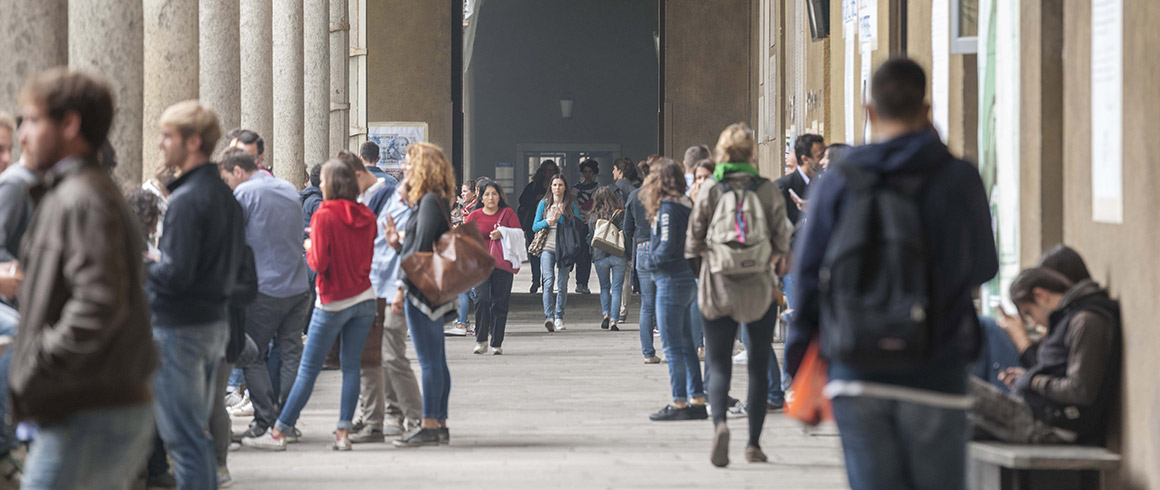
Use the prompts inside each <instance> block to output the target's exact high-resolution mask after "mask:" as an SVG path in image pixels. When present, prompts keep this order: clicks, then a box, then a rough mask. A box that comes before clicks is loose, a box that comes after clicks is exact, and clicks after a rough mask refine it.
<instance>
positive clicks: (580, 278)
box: [576, 247, 592, 289]
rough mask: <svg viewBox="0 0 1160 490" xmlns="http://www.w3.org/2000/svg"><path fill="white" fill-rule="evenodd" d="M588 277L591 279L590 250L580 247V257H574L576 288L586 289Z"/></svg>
mask: <svg viewBox="0 0 1160 490" xmlns="http://www.w3.org/2000/svg"><path fill="white" fill-rule="evenodd" d="M590 277H592V249H591V248H588V247H580V256H578V257H576V288H577V289H579V288H584V289H588V279H589V278H590Z"/></svg>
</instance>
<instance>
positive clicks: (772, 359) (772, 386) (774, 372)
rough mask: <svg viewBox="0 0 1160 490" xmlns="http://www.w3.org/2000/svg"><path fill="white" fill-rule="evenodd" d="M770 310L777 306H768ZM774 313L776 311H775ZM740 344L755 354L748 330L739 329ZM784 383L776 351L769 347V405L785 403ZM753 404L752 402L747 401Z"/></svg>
mask: <svg viewBox="0 0 1160 490" xmlns="http://www.w3.org/2000/svg"><path fill="white" fill-rule="evenodd" d="M769 308H770V309H774V310H775V309H776V308H777V305H769ZM775 311H776V310H775ZM741 343H743V344H745V349H746V350H747V351H748V352H751V353H752V352H756V351H754V350H753V349H752V348H751V346H750V345H749V329H748V328H742V329H741ZM784 381H785V379H784V378H782V375H781V366H779V365H778V364H777V351H775V350H774V349H773V347H772V346H771V347H770V349H769V400H768V401H769V403H772V404H774V405H780V404H783V403H785V390H784V389H783V386H784V385H783V384H782V383H783V382H784ZM749 403H753V400H749Z"/></svg>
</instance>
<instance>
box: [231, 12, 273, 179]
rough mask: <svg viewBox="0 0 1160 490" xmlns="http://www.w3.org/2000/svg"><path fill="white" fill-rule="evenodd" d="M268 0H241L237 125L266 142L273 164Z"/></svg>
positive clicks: (271, 65) (267, 151)
mask: <svg viewBox="0 0 1160 490" xmlns="http://www.w3.org/2000/svg"><path fill="white" fill-rule="evenodd" d="M270 1H271V0H241V12H239V14H238V18H239V20H240V28H239V29H240V44H241V84H242V87H241V97H242V103H241V108H242V114H241V117H242V119H241V121H242V122H241V126H242V127H243V128H246V129H251V130H254V131H257V132H258V135H259V136H261V137H262V139H263V140H265V142H266V148H265V150H266V165H272V164H273V162H274V161H273V154H272V151H271V150H272V149H273V148H276V147H277V146H276V145H275V144H274V143H275V141H274V102H273V101H274V86H273V80H274V74H273V73H274V71H273V67H274V64H273V57H272V55H271V48H272V47H273V41H272V37H271V32H270V26H271V22H272V21H271V15H272V10H271V3H270Z"/></svg>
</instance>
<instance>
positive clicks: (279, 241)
mask: <svg viewBox="0 0 1160 490" xmlns="http://www.w3.org/2000/svg"><path fill="white" fill-rule="evenodd" d="M925 86H926V80H925V75H924V74H923V72H922V70H921V68H919V67H918V65H916V64H915V63H913V62H911V61H909V60H906V59H892V60H890V61H888V62H886V63H885V64H883V65H882V66H881V67H880V68H879V69H878V70H877V71H876V73H875V74H874V80H873V84H872V87H873V89H872V94H871V95H872V102H871V104H870V105H869V107H868V111H869V116H870V118H871V120H872V121H873V127H874V129H875V131H876V132H877V134H878V140H879V141H880V143H875V144H868V145H864V146H860V147H857V148H851V147H848V146H846V145H842V144H832V145H829V146H827V145H826V144H825V142H824V140H823V138H822V137H821V136H819V135H814V134H806V135H801V136H798V137H797V139H796V140H795V141H794V146H793V149H792V151H788V152H787V158H786V168H785V169H784V170H785V175H783V176H780V178H777V179H776V180H770V179H769V178H767V177H765V176H762V175H761V172H759V170H758V168H757V166H756V165H755V164H754V161H755V156H756V151H757V145H756V142H755V141H754V137H753V132H752V131H751V130H750V129H749V128H748V127H747V126H746V125H745V124H742V123H738V124H734V125H731V126H729V127H727V128H725V130H724V131H723V132H722V133H721V134H720V137H719V139H718V140H717V142H716V145H715V147H714V148H713V149H712V150H710V148H709V147H708V146H706V145H695V146H692V147H690V148H689V149H688V150H687V151H686V152H685V154H684V158H683V161H682V162H681V163H678V162H676V161H674V160H673V159H670V158H667V157H664V156H661V155H653V156H650V157H649V158H648V159H646V160H643V161H640V162H634V161H633V160H631V159H629V158H624V157H622V158H618V159H616V161H615V162H614V163H613V165H612V169H611V175H612V181H611V184H610V185H607V186H602V185H600V184H598V183H597V176H598V175H599V174H600V171H601V169H600V165H599V163H598V162H597V161H595V160H585V161H583V162H580V164H579V174H580V176H581V178H580V180H579V182H570V181H569V179H568V178H567V177H565V175H564V173H563V172H562V171H561V170H562V169H561V168H560V166H559V165H557V164H556V162H554V161H545V162H543V163H542V164H541V165H540V166H539V167H538V168H537V169H536V170H535V173H534V175H533V177H532V178H531V179H530V180H531V181H530V182H529V183H528V184H527V186H526V187H524V188H523V189H522V192H520V194H519V198H518V200H517V201H516V202H515V203H513V204H515V205H516V206H517V208H513V207H512V205H511V204H509V202H510V201H509V199H508V196H507V191H506V190H505V189H504V187H503V185H501V184H499V183H497V182H496V181H494V180H493V179H491V178H488V177H478V178H476V179H471V180H468V179H465V180H463V181H462V182H457V179H456V175H455V171H454V170H453V168H452V166H451V164H450V163H449V162H448V160H447V158H446V156H445V155H444V153H443V151H442V150H441V149H440V148H439V147H438V146H436V145H433V144H430V143H422V142H419V143H413V144H411V145H410V146H408V147H407V149H406V159H405V161H404V163H403V165H402V167H401V168H398V169H391V171H390V172H388V171H384V170H383V169H381V168H379V166H378V161H379V153H380V152H379V148H378V147H377V145H375V143H373V142H367V143H364V144H363V145H362V147H361V148H360V152H359V154H358V155H356V154H354V153H352V152H349V151H341V152H339V153H338V154H336V155H335V156H334V157H333V158H331V159H329V160H327V161H325V162H320V163H317V164H315V165H311V166H310V167H309V169H308V171H307V173H306V174H305V175H303V176H302V177H303V180H304V182H302V183H301V185H302V187H303V189H302V190H298V185H296V184H298V183H291V182H287V181H285V180H282V179H279V178H276V177H274V176H273V174H272V172H271V169H270V168H269V167H268V166H267V165H266V160H265V152H266V151H267V148H266V147H265V144H264V141H263V139H262V138H261V136H260V135H259V134H257V133H256V132H254V131H251V130H247V129H240V128H239V129H235V130H233V131H230V132H228V133H226V134H225V135H224V141H222V143H223V144H222V145H219V140H222V139H223V135H222V128H221V127H220V124H219V122H218V119H217V117H216V115H215V114H214V112H213V111H212V109H211V108H209V107H206V106H205V105H203V104H201V103H200V102H198V101H185V102H181V103H178V104H175V105H173V106H171V107H169V108H168V109H167V110H166V111H165V112H164V113H163V114H162V115H161V118H160V120H159V121H157V138H158V142H159V143H158V144H159V147H160V149H161V155H162V162H161V165H160V167H159V169H158V171H157V173H156V175H155V176H154V177H152V178H149V179H147V180H146V181H145V182H144V184H143V185H142V186H141V187H140V188H134V189H130V190H129V191H128V192H126V193H124V194H123V193H122V190H121V189H119V188H118V187H117V185H116V184H115V183H114V181H113V179H112V178H111V176H110V170H111V168H112V167H113V166H115V165H116V156H115V153H114V152H113V151H112V148H111V147H110V146H109V144H108V142H107V135H108V132H109V128H110V126H111V124H112V118H113V114H114V112H115V106H114V101H113V97H112V95H111V92H110V90H109V87H108V85H107V83H106V82H104V81H103V80H102V79H100V78H99V77H97V76H94V75H90V74H86V73H83V72H76V71H69V70H65V69H56V70H51V71H48V72H44V73H41V74H38V75H36V76H34V77H33V78H32V79H30V80H29V82H28V84H27V85H26V87H25V89H24V91H23V92H22V95H21V99H20V104H21V105H20V108H19V113H20V118H19V123H18V122H17V121H15V120H13V119H12V118H9V117H6V116H2V115H0V169H6V170H4V171H3V173H0V297H2V298H3V302H2V303H0V338H9V339H13V340H12V341H11V345H10V347H8V348H7V349H6V352H5V353H4V355H3V356H2V357H0V370H3V373H0V374H2V375H0V379H2V380H3V382H2V383H0V390H4V391H5V392H6V394H5V395H4V396H2V397H0V400H2V402H0V409H2V410H3V411H4V412H5V413H6V414H7V416H8V420H11V421H13V422H18V424H14V423H5V424H3V425H4V427H3V430H0V452H2V453H3V457H2V458H0V470H3V471H0V473H5V474H6V475H7V477H6V478H7V479H8V480H9V481H12V480H13V479H20V480H21V483H22V484H23V488H45V489H47V488H123V487H124V486H125V485H126V483H127V482H128V481H129V480H131V479H133V478H135V477H137V475H138V474H142V477H144V478H146V479H147V481H148V482H149V484H150V485H152V486H177V487H180V488H190V489H203V488H217V487H219V486H221V487H226V486H229V485H231V484H232V483H233V480H232V477H231V476H230V473H229V470H228V466H227V459H228V454H229V451H230V450H231V449H236V448H238V447H246V448H253V449H258V450H270V451H282V450H285V449H286V447H287V445H288V444H293V443H295V442H298V441H299V440H300V438H301V437H302V432H301V431H300V430H299V429H297V428H296V425H297V422H298V419H299V417H300V415H301V413H302V410H303V408H304V407H305V405H306V403H307V401H308V400H309V398H310V397H311V395H312V393H313V391H314V384H315V382H316V381H317V379H318V377H319V373H320V371H322V370H323V369H326V368H327V367H328V366H329V367H333V368H337V369H339V370H340V371H341V379H342V385H341V391H340V408H339V413H338V417H337V423H336V427H335V430H334V439H333V443H332V448H333V449H334V450H337V451H349V450H351V449H352V445H353V444H357V443H375V442H385V441H387V440H390V441H391V442H392V444H393V445H395V446H397V447H404V448H405V447H419V446H438V445H446V444H449V443H450V431H449V429H448V424H447V421H448V419H449V413H448V404H449V399H450V396H451V387H452V383H451V374H450V371H449V369H448V361H447V352H446V349H447V345H446V343H445V337H446V336H457V335H468V334H474V337H475V346H474V349H473V352H474V353H475V354H481V355H482V354H491V355H502V354H503V353H504V350H503V349H504V346H503V343H504V337H505V332H506V329H507V321H508V314H509V311H510V308H511V298H512V287H513V282H514V278H515V275H516V274H517V273H518V272H519V270H520V269H521V268H522V264H524V263H528V264H529V267H530V269H531V271H530V272H531V275H532V277H533V282H532V286H531V289H530V291H529V292H530V293H532V294H536V293H541V294H542V304H543V312H544V324H543V326H544V329H545V330H546V331H547V332H548V333H549V334H555V333H557V332H562V331H566V330H567V329H568V325H567V324H566V323H565V314H566V307H567V303H568V290H569V279H570V276H571V274H572V273H573V272H575V276H576V290H577V292H578V293H581V294H585V293H588V292H589V290H588V283H589V278H590V274H591V271H592V270H593V269H595V271H596V276H597V282H598V284H599V289H600V291H599V298H600V316H599V317H595V316H594V317H593V318H588V319H575V318H573V317H569V318H570V319H569V322H573V323H572V326H573V327H575V326H577V325H589V324H590V325H597V324H598V325H599V326H600V328H601V329H605V330H609V331H619V330H622V329H623V328H625V326H626V322H627V321H628V319H627V311H628V305H629V303H630V301H632V299H631V298H632V297H633V296H634V291H635V292H639V301H640V308H639V311H640V315H639V319H638V321H637V328H638V329H639V333H640V348H641V354H642V355H643V358H644V362H645V363H646V364H660V363H661V362H665V363H666V365H667V369H668V373H669V380H670V386H669V388H670V392H669V393H668V395H667V396H666V398H667V403H666V404H665V406H664V407H663V408H661V409H659V410H658V411H656V412H655V413H652V414H650V415H649V418H650V419H651V420H653V421H658V422H665V421H683V420H706V419H711V420H712V423H713V432H712V436H711V443H710V446H711V448H710V458H709V459H710V462H711V463H712V464H713V465H715V466H718V467H724V466H727V465H728V464H729V462H730V458H729V450H728V447H729V440H730V431H729V428H728V424H727V420H728V418H729V416H730V415H743V416H745V417H747V419H748V434H747V443H746V450H745V459H746V461H748V462H764V461H766V460H767V459H768V458H767V456H766V455H765V453H764V451H763V450H762V446H761V435H762V428H763V424H764V421H765V418H766V415H767V413H768V412H776V411H779V410H782V409H783V407H784V406H785V404H786V402H787V400H790V401H791V403H792V398H793V397H792V396H791V395H790V394H789V393H787V392H788V391H789V390H790V389H791V386H792V382H793V380H794V378H795V377H796V376H810V375H811V373H809V372H802V370H801V367H802V365H803V358H805V357H806V356H807V352H808V351H809V346H810V345H811V344H815V345H817V346H818V347H820V352H821V354H822V357H823V358H824V359H825V360H826V361H827V362H828V363H829V368H828V370H827V371H826V373H825V374H826V375H827V376H828V384H827V386H826V396H827V398H828V399H829V400H830V403H832V406H833V415H834V418H835V420H836V422H837V425H838V429H839V432H840V434H841V439H842V445H843V450H844V453H845V462H846V468H847V472H848V475H849V479H850V483H851V486H853V487H854V488H856V489H862V488H865V489H884V488H915V489H928V488H931V489H933V488H944V489H945V488H963V485H965V483H963V482H965V481H966V477H965V468H964V463H965V461H966V456H965V448H966V442H967V440H968V439H969V438H970V437H971V436H972V435H974V436H976V437H988V438H995V439H999V440H1004V441H1011V442H1024V443H1087V444H1093V443H1094V444H1099V443H1102V442H1103V440H1104V437H1105V436H1106V429H1105V425H1106V419H1107V417H1108V412H1109V410H1110V408H1109V407H1110V406H1112V403H1113V401H1114V399H1115V393H1116V390H1117V386H1118V380H1119V364H1120V360H1119V359H1120V349H1121V347H1120V342H1121V341H1120V333H1119V332H1120V327H1119V322H1120V316H1119V308H1118V305H1117V304H1116V302H1115V301H1114V300H1112V299H1111V298H1110V297H1109V296H1108V294H1107V292H1106V291H1105V290H1104V289H1102V288H1101V287H1100V286H1099V285H1098V284H1096V283H1095V282H1094V281H1093V279H1092V278H1091V276H1090V274H1089V273H1088V271H1087V268H1086V265H1085V264H1084V263H1083V260H1082V258H1080V256H1079V254H1078V253H1077V252H1075V251H1074V250H1072V249H1070V248H1067V247H1065V246H1059V247H1057V248H1055V249H1053V250H1051V251H1049V252H1048V253H1047V254H1046V255H1045V256H1044V258H1043V259H1042V260H1041V261H1040V264H1039V265H1038V266H1037V267H1035V268H1031V269H1028V270H1026V271H1024V272H1023V273H1021V274H1020V275H1019V276H1018V277H1017V278H1016V279H1015V281H1014V282H1013V283H1012V284H1011V286H1010V291H1009V294H1010V300H1011V303H1012V304H1014V305H1015V307H1016V308H1017V310H1018V311H1017V313H1016V314H1014V315H1009V314H1007V313H1006V312H1003V313H1002V314H1001V315H1000V317H999V318H998V319H997V320H993V319H989V318H986V317H980V316H979V308H978V307H977V305H976V301H975V300H974V293H975V291H977V289H978V287H979V286H980V285H982V284H983V283H985V282H987V281H989V280H990V279H991V278H992V277H993V276H994V275H995V274H996V271H997V268H998V259H997V256H996V253H995V245H994V238H993V233H992V230H991V217H990V211H989V207H988V204H987V203H988V201H987V198H986V194H985V192H984V189H983V186H982V182H981V179H980V177H979V174H978V172H977V171H976V170H975V169H974V168H973V167H972V166H971V165H970V164H969V163H968V162H965V161H963V160H960V159H957V158H955V157H953V156H952V155H950V153H948V151H947V149H946V147H945V145H943V144H942V142H941V141H940V139H939V137H938V135H937V134H935V133H934V132H933V131H932V130H931V128H930V122H929V119H928V108H929V107H928V106H927V105H926V104H925V103H924V97H925ZM17 128H18V129H17ZM17 131H18V137H19V141H20V143H21V147H22V148H23V158H22V160H21V161H20V162H18V163H12V162H11V147H12V143H13V141H12V140H13V138H14V135H16V134H17ZM219 147H224V150H220V151H216V149H217V148H219ZM457 184H459V185H458V186H457ZM475 232H478V233H475ZM449 234H453V235H454V239H455V240H459V241H467V242H472V243H473V244H474V245H475V246H479V247H481V249H484V250H486V254H487V255H485V256H484V257H487V256H490V258H487V259H486V260H485V264H484V265H485V269H484V270H483V272H485V273H486V274H483V275H481V276H480V277H481V279H480V281H479V282H478V284H466V285H451V286H453V287H458V289H456V290H455V291H453V292H452V294H451V295H449V296H448V295H442V294H436V293H433V292H432V289H431V286H430V284H429V283H430V281H429V278H427V277H426V276H424V275H422V273H421V271H419V270H418V269H416V268H415V266H414V264H415V263H417V262H419V261H421V260H422V259H423V258H424V257H430V256H431V255H432V254H431V253H432V252H434V251H436V250H437V249H439V248H440V247H444V246H449V245H447V243H448V242H449V241H448V240H441V239H442V238H445V236H448V235H449ZM475 242H478V243H475ZM424 254H426V255H424ZM464 267H467V266H464ZM477 268H478V267H477ZM438 292H443V291H442V290H440V291H438ZM472 307H474V312H475V314H474V321H473V322H472V321H469V315H470V311H471V309H472ZM779 322H783V324H785V325H788V339H787V342H786V346H785V351H784V370H783V369H782V367H783V365H782V363H779V361H778V358H777V355H776V353H775V352H774V349H773V340H774V332H775V329H776V327H777V325H778V324H779ZM1035 326H1042V327H1045V328H1046V330H1045V331H1037V330H1036V328H1035ZM537 328H538V327H537ZM654 332H655V333H657V334H659V337H660V339H661V344H662V345H661V349H662V352H663V355H664V361H662V359H661V357H660V356H658V355H657V349H656V346H655V344H654ZM739 334H740V335H739ZM739 337H740V340H741V343H742V345H743V346H744V351H743V352H742V353H741V354H737V353H736V352H735V345H736V342H737V341H738V338H739ZM408 338H409V339H410V341H411V343H412V344H413V347H414V352H415V355H416V357H417V361H418V364H419V366H420V372H421V374H420V376H419V377H418V378H416V376H415V374H414V371H413V370H412V368H411V361H410V360H409V359H408V358H407V355H408V354H407V339H408ZM980 352H981V353H982V355H981V356H980ZM739 360H740V362H742V363H744V364H746V365H747V369H748V387H747V393H746V394H747V399H746V400H744V401H741V400H737V399H734V398H732V397H730V396H729V391H730V384H731V379H732V369H733V365H734V363H735V362H738V361H739ZM968 372H970V373H972V374H973V378H972V377H970V376H968ZM972 395H973V396H972ZM231 417H232V418H235V419H239V420H241V419H246V420H249V424H248V427H247V428H246V429H245V430H244V431H243V432H241V433H237V434H235V433H232V432H231V428H230V427H231ZM972 427H974V430H973V431H972ZM29 441H31V444H30V446H29V452H28V455H27V459H26V460H24V461H23V462H21V461H19V458H17V457H15V456H14V454H15V451H16V450H17V449H18V448H19V447H21V446H22V444H24V443H27V442H29ZM168 461H172V464H173V466H174V467H173V472H172V475H171V474H170V470H169V468H168Z"/></svg>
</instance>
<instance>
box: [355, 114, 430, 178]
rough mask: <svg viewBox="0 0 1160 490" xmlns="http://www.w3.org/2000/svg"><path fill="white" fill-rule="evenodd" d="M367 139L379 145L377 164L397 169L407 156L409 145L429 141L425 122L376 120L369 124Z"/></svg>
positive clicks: (380, 166)
mask: <svg viewBox="0 0 1160 490" xmlns="http://www.w3.org/2000/svg"><path fill="white" fill-rule="evenodd" d="M367 141H373V142H375V144H377V145H379V161H378V162H377V165H378V166H379V168H383V169H396V168H399V167H400V166H401V165H402V164H403V160H404V159H405V158H406V156H407V145H410V144H411V143H415V142H418V141H427V123H425V122H374V123H370V124H367Z"/></svg>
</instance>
